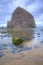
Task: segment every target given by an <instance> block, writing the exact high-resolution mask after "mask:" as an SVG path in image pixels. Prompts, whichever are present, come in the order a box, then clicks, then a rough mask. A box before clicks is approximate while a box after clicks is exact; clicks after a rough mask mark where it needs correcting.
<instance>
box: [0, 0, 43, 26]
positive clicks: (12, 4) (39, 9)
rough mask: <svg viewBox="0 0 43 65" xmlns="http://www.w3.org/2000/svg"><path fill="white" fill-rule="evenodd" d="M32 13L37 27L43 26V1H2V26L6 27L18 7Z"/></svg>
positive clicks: (0, 17) (0, 18)
mask: <svg viewBox="0 0 43 65" xmlns="http://www.w3.org/2000/svg"><path fill="white" fill-rule="evenodd" d="M18 6H20V7H22V8H24V9H26V10H27V11H29V12H30V13H32V15H33V16H34V18H35V22H36V24H37V25H41V26H42V25H43V0H0V26H6V25H7V21H9V20H10V19H11V15H12V12H13V11H14V10H15V9H16V7H18Z"/></svg>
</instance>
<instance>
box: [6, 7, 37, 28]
mask: <svg viewBox="0 0 43 65" xmlns="http://www.w3.org/2000/svg"><path fill="white" fill-rule="evenodd" d="M7 27H8V28H18V29H19V28H35V27H36V25H35V21H34V17H33V16H32V15H31V14H30V13H29V12H27V11H26V10H24V9H22V8H20V7H17V8H16V10H15V11H14V12H13V13H12V18H11V20H10V21H9V22H8V23H7Z"/></svg>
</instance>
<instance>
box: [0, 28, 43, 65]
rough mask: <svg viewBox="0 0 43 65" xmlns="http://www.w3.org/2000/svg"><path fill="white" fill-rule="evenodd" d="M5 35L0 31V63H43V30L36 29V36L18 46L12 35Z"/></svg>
mask: <svg viewBox="0 0 43 65" xmlns="http://www.w3.org/2000/svg"><path fill="white" fill-rule="evenodd" d="M1 35H2V36H1ZM3 35H4V34H1V33H0V65H14V64H15V65H20V64H21V63H22V65H30V64H32V65H43V31H41V30H40V29H37V30H36V29H35V32H34V38H33V39H32V40H30V41H27V42H26V43H25V44H21V45H19V46H18V47H16V46H14V45H13V44H12V37H11V36H8V34H7V36H6V37H3ZM14 62H15V63H14Z"/></svg>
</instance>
